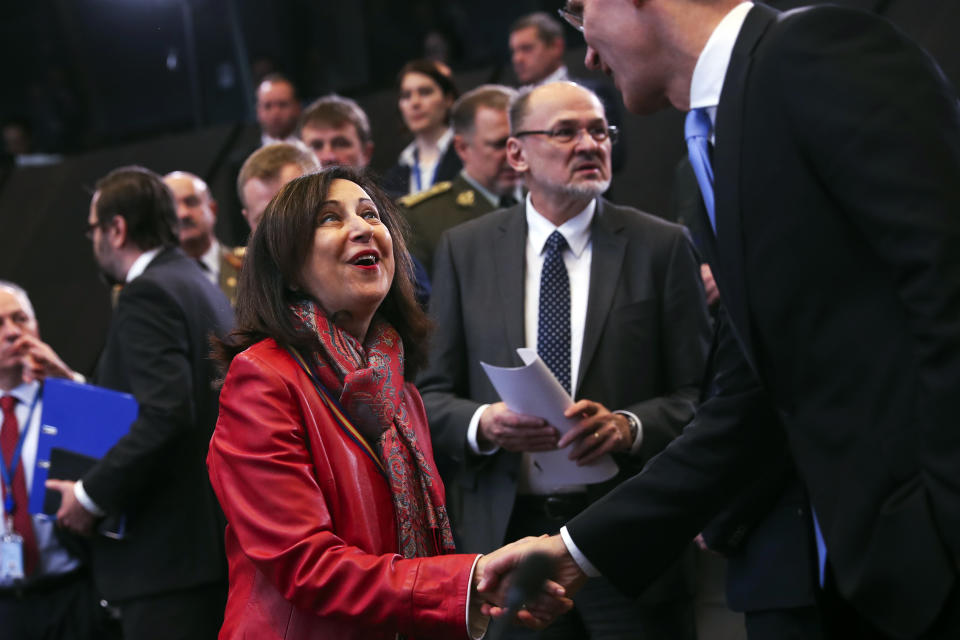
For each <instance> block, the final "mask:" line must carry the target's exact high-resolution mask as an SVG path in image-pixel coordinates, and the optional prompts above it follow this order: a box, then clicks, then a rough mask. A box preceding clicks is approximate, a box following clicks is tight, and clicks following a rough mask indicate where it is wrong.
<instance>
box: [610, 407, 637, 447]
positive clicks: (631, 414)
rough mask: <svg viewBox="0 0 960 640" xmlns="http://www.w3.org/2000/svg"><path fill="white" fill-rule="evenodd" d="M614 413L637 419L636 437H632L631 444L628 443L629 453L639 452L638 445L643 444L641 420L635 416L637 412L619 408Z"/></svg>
mask: <svg viewBox="0 0 960 640" xmlns="http://www.w3.org/2000/svg"><path fill="white" fill-rule="evenodd" d="M614 413H619V414H620V415H623V416H630V417H631V418H633V419H634V420H636V421H637V437H636V438H635V439H634V441H633V444H631V445H630V455H632V456H635V455H637V454H638V453H640V446H641V445H643V422H642V421H641V420H640V418H638V417H637V414H635V413H633V412H632V411H625V410H623V409H619V410H617V411H614Z"/></svg>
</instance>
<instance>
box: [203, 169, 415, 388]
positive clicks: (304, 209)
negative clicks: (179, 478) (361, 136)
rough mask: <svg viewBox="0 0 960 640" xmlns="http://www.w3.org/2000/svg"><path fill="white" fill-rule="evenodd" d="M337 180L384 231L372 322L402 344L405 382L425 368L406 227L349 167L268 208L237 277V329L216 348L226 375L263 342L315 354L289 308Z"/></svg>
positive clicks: (315, 178) (295, 185)
mask: <svg viewBox="0 0 960 640" xmlns="http://www.w3.org/2000/svg"><path fill="white" fill-rule="evenodd" d="M337 179H342V180H349V181H351V182H354V183H356V184H357V185H359V186H360V187H361V188H362V189H363V190H364V191H366V192H367V195H369V196H370V198H371V199H372V200H373V202H374V204H375V205H376V207H377V211H378V212H379V213H380V219H381V220H382V221H383V224H384V226H386V228H387V230H389V231H390V237H391V239H392V241H393V255H394V260H395V261H396V269H395V272H394V276H393V282H392V283H391V285H390V290H389V291H388V292H387V296H386V297H385V298H384V300H383V302H381V303H380V308H379V309H377V316H379V317H380V318H382V319H384V320H386V321H387V322H389V323H390V324H391V325H393V327H394V328H395V329H396V330H397V332H398V333H399V334H400V338H401V339H402V340H403V346H404V353H405V357H404V360H405V363H404V368H405V377H406V378H407V379H408V380H412V379H413V377H414V375H415V374H416V372H417V371H418V370H419V369H420V368H421V367H422V366H423V364H424V363H425V362H426V338H427V333H428V330H429V326H430V322H429V320H428V319H427V316H426V314H425V313H424V312H423V309H421V308H420V305H419V304H417V301H416V298H415V297H414V287H413V280H414V276H413V260H412V259H411V257H410V253H409V252H408V251H407V245H406V241H405V237H406V235H407V225H406V221H405V220H404V218H403V216H402V215H401V214H400V213H399V212H398V211H397V209H396V207H395V206H394V204H393V202H392V201H391V200H390V198H388V197H387V196H386V195H385V194H384V193H383V192H382V191H381V190H380V188H379V187H378V186H377V185H376V183H375V182H374V181H373V180H372V179H371V178H370V177H369V176H367V175H365V174H362V173H359V172H358V171H356V170H354V169H351V168H348V167H331V168H330V169H326V170H324V171H320V172H318V173H310V174H307V175H305V176H301V177H300V178H297V179H296V180H292V181H290V182H288V183H287V184H286V185H284V186H283V188H282V189H280V191H279V192H278V193H277V195H276V196H274V198H273V200H271V201H270V204H269V205H267V208H266V210H265V211H264V213H263V218H261V220H260V223H259V224H258V225H257V228H256V231H254V233H253V235H252V236H251V238H250V243H249V245H248V246H247V253H246V257H245V259H244V263H243V269H242V270H241V272H240V282H239V285H238V287H237V310H236V329H234V331H233V332H232V333H231V334H230V337H229V338H228V339H227V340H226V341H223V342H220V343H219V344H215V347H214V351H215V357H216V358H217V359H218V360H219V361H220V362H221V364H222V365H223V366H224V368H226V367H227V366H228V365H229V363H230V361H231V360H232V359H233V357H234V356H235V355H237V354H238V353H240V352H241V351H243V350H244V349H246V348H247V347H249V346H251V345H253V344H255V343H257V342H259V341H261V340H263V339H265V338H273V339H274V340H276V341H277V342H278V343H279V344H281V345H288V346H291V347H295V348H298V349H304V350H308V351H309V350H315V349H316V348H317V346H318V345H317V338H316V336H313V335H311V334H307V333H304V332H302V331H298V330H297V329H296V328H295V327H294V324H293V316H292V313H291V311H290V305H291V303H293V302H295V301H297V300H300V299H302V298H303V296H304V293H303V290H304V287H303V283H302V282H301V271H302V269H303V266H304V265H305V264H306V262H307V257H308V256H309V254H310V251H311V249H312V248H313V239H314V231H315V230H316V227H317V221H318V217H319V214H320V207H321V205H322V204H323V202H325V201H326V198H327V192H328V191H329V190H330V184H331V183H332V182H333V181H334V180H337Z"/></svg>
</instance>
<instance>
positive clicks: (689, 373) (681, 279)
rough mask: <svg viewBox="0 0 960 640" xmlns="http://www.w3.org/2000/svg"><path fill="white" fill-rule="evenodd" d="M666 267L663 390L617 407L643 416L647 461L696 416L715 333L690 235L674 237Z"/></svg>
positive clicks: (662, 310)
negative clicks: (645, 398) (712, 335)
mask: <svg viewBox="0 0 960 640" xmlns="http://www.w3.org/2000/svg"><path fill="white" fill-rule="evenodd" d="M663 269H664V273H663V276H662V278H659V281H660V282H661V283H662V284H661V286H662V291H661V295H660V317H661V320H660V326H661V330H662V333H661V338H662V339H661V341H660V345H659V349H660V354H661V358H660V360H661V362H660V369H661V372H660V379H661V381H662V384H661V387H662V390H663V392H662V394H661V395H658V396H655V397H653V398H650V399H648V400H644V401H643V402H638V403H636V404H633V405H630V406H628V407H611V408H619V409H627V410H628V411H631V412H632V413H634V414H636V416H637V417H638V418H639V419H640V421H641V423H642V425H643V443H642V445H641V447H640V458H641V460H643V461H646V460H648V459H650V458H652V457H653V456H654V455H656V454H657V453H659V452H660V451H662V450H663V448H664V447H666V446H667V444H669V443H670V441H671V440H673V439H674V438H676V437H677V436H678V435H679V434H680V431H681V430H682V429H683V427H684V426H685V425H686V424H687V423H688V422H690V419H691V418H693V413H694V407H695V406H696V402H697V399H698V395H699V385H700V382H701V380H702V379H703V372H704V369H705V367H706V353H707V350H708V346H709V342H710V335H711V329H710V318H709V315H708V313H707V309H706V303H705V302H704V293H703V283H702V282H701V280H700V265H699V261H698V260H697V258H696V257H695V252H694V249H693V246H692V245H691V243H690V240H689V239H688V238H687V236H686V235H685V234H682V233H676V234H675V235H674V236H673V243H672V246H671V248H670V250H669V252H668V256H667V259H666V261H665V264H664V266H663Z"/></svg>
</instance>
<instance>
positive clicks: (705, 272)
mask: <svg viewBox="0 0 960 640" xmlns="http://www.w3.org/2000/svg"><path fill="white" fill-rule="evenodd" d="M700 278H701V279H703V289H704V291H706V293H707V304H708V305H711V304H713V303H714V302H716V301H717V300H719V299H720V290H719V289H717V283H716V281H715V280H714V279H713V272H712V271H710V265H708V264H707V263H706V262H704V263H703V264H702V265H700Z"/></svg>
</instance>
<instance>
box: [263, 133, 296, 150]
mask: <svg viewBox="0 0 960 640" xmlns="http://www.w3.org/2000/svg"><path fill="white" fill-rule="evenodd" d="M278 142H286V143H289V144H302V143H301V142H300V138H298V137H297V134H296V133H291V134H290V135H289V136H287V137H286V138H274V137H271V136H268V135H267V134H265V133H261V134H260V146H262V147H265V146H267V145H268V144H276V143H278Z"/></svg>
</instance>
